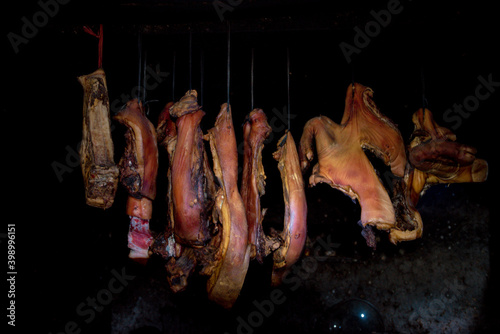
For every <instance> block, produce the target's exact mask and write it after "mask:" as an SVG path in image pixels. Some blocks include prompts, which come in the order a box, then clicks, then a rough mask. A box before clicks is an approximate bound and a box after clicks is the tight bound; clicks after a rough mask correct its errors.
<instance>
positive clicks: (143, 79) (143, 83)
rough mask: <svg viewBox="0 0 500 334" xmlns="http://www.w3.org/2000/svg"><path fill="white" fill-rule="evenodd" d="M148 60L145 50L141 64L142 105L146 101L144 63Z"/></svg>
mask: <svg viewBox="0 0 500 334" xmlns="http://www.w3.org/2000/svg"><path fill="white" fill-rule="evenodd" d="M147 58H148V52H147V50H145V51H144V57H143V63H142V103H144V102H145V101H146V61H147Z"/></svg>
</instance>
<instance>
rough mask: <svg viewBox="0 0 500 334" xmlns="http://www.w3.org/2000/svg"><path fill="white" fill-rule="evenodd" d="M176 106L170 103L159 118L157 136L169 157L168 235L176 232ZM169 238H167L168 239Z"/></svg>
mask: <svg viewBox="0 0 500 334" xmlns="http://www.w3.org/2000/svg"><path fill="white" fill-rule="evenodd" d="M173 105H174V102H168V103H167V104H166V105H165V107H164V108H163V110H162V112H161V113H160V115H159V116H158V125H157V126H156V136H157V139H158V144H159V145H160V146H162V147H163V148H165V150H166V151H167V155H168V167H167V182H168V183H167V187H168V189H167V198H166V200H167V206H168V214H167V216H168V218H169V221H168V222H167V229H168V231H167V233H168V236H170V233H173V230H174V203H173V198H172V162H173V160H174V152H175V147H176V145H177V127H176V126H175V122H174V121H173V120H172V118H171V117H170V108H171V107H172V106H173ZM168 236H167V237H168Z"/></svg>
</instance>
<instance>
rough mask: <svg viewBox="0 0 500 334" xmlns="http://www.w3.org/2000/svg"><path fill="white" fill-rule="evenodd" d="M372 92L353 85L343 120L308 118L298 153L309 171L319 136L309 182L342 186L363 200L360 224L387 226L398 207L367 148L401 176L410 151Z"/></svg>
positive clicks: (347, 99) (349, 89) (390, 225)
mask: <svg viewBox="0 0 500 334" xmlns="http://www.w3.org/2000/svg"><path fill="white" fill-rule="evenodd" d="M372 95H373V91H372V90H371V89H370V88H367V87H364V86H362V85H360V84H357V83H356V84H354V85H352V86H351V85H350V86H349V88H348V89H347V96H346V103H345V110H344V115H343V118H342V123H341V124H340V125H339V124H336V123H335V122H333V121H332V120H331V119H329V118H328V117H325V116H319V117H315V118H313V119H311V120H309V121H308V122H307V123H306V125H305V127H304V132H303V134H302V138H301V140H300V147H299V158H300V162H301V167H302V170H303V171H305V170H306V169H307V168H308V167H309V164H310V161H312V159H313V158H314V151H313V150H314V147H313V142H314V141H315V144H316V145H315V146H316V147H315V148H316V152H317V155H318V163H317V164H316V165H315V166H314V167H313V171H312V175H311V177H310V179H309V183H310V185H311V186H314V185H316V184H317V183H319V182H324V183H327V184H329V185H330V186H331V187H333V188H336V189H338V190H341V191H342V192H344V193H345V194H346V195H348V196H350V197H351V198H352V199H357V200H358V201H359V204H360V206H361V224H362V226H366V225H368V224H369V225H374V226H376V227H377V228H378V229H389V228H391V227H393V226H394V224H395V222H396V220H395V215H394V209H393V207H392V203H391V200H390V198H389V196H388V194H387V192H386V190H385V188H384V187H383V185H382V183H381V182H380V180H379V178H378V176H377V174H376V172H375V170H374V168H373V166H372V165H371V163H370V161H369V160H368V158H367V156H366V154H365V153H364V152H363V149H369V150H370V151H372V152H373V153H374V154H375V155H376V156H377V157H379V158H381V159H382V160H383V161H384V162H385V163H386V164H388V165H390V166H391V170H392V172H393V173H394V174H395V175H397V176H403V174H404V170H405V165H406V154H405V147H404V144H403V139H402V137H401V134H400V133H399V131H398V129H397V127H396V126H395V125H394V124H393V123H392V122H391V121H390V120H389V119H388V118H387V117H385V116H384V115H382V114H381V113H380V111H379V110H378V109H377V107H376V106H375V103H374V102H373V101H372V100H371V97H372Z"/></svg>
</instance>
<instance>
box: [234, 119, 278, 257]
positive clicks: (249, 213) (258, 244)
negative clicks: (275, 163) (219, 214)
mask: <svg viewBox="0 0 500 334" xmlns="http://www.w3.org/2000/svg"><path fill="white" fill-rule="evenodd" d="M270 133H271V127H270V126H269V124H268V123H267V117H266V115H265V114H264V111H262V109H254V110H253V111H252V112H251V113H250V114H248V116H247V117H246V119H245V124H244V127H243V140H244V142H243V143H244V155H243V173H242V182H241V187H240V193H241V197H242V199H243V203H244V204H245V208H246V217H247V223H248V242H249V243H250V245H251V247H252V251H251V258H256V259H257V261H259V263H263V260H264V257H265V256H266V249H265V245H266V242H265V234H264V230H263V228H262V220H263V218H264V212H265V210H262V209H261V206H260V197H261V196H263V195H264V193H265V186H266V181H265V180H266V174H265V173H264V166H263V165H262V149H263V148H264V141H265V140H266V139H267V137H268V136H269V134H270Z"/></svg>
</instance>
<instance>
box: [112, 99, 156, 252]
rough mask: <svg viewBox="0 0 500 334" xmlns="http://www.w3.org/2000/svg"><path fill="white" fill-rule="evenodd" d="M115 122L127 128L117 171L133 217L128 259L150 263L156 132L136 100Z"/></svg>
mask: <svg viewBox="0 0 500 334" xmlns="http://www.w3.org/2000/svg"><path fill="white" fill-rule="evenodd" d="M114 118H115V119H116V120H117V121H118V122H120V123H121V124H123V125H125V126H126V127H127V131H126V132H125V140H126V147H125V150H124V153H123V156H122V158H121V159H120V162H119V163H118V167H119V168H120V182H121V184H122V185H123V186H124V187H125V189H126V190H127V191H128V193H129V196H128V199H127V210H126V212H127V214H128V215H129V216H130V228H129V234H128V241H129V244H128V245H129V248H130V254H129V257H130V258H135V259H147V258H148V257H149V246H150V245H151V243H152V241H153V237H152V236H151V232H150V230H149V220H150V219H151V216H152V213H153V200H154V198H155V196H156V175H157V172H158V148H157V144H156V131H155V128H154V126H153V124H151V122H150V121H149V120H148V119H147V117H146V115H145V114H144V110H143V106H142V103H141V102H139V101H138V100H137V99H134V100H131V101H129V102H127V104H126V106H125V108H124V109H122V110H121V111H120V112H119V113H118V114H117V115H116V116H115V117H114Z"/></svg>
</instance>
